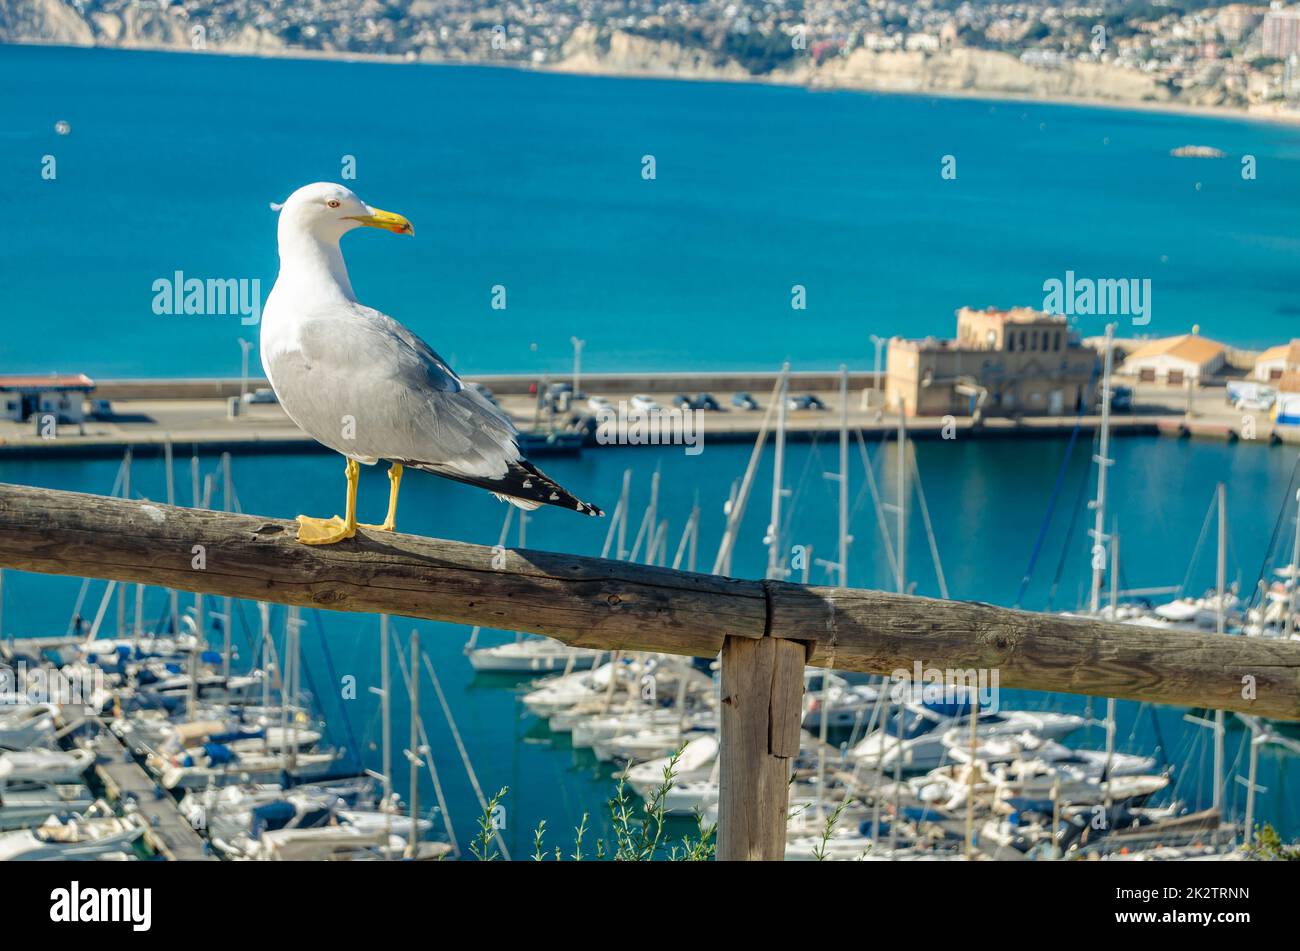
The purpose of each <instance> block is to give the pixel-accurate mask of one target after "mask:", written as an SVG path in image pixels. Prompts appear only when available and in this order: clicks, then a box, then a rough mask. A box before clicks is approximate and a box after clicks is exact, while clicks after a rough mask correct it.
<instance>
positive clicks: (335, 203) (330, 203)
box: [325, 198, 339, 208]
mask: <svg viewBox="0 0 1300 951" xmlns="http://www.w3.org/2000/svg"><path fill="white" fill-rule="evenodd" d="M325 204H326V205H328V206H329V207H330V208H337V207H338V206H339V200H338V199H337V198H331V199H330V200H329V201H327V202H325Z"/></svg>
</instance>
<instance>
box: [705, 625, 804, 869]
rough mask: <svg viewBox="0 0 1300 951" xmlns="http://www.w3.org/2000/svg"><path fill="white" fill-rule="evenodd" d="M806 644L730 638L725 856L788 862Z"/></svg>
mask: <svg viewBox="0 0 1300 951" xmlns="http://www.w3.org/2000/svg"><path fill="white" fill-rule="evenodd" d="M805 660H806V653H805V646H804V645H803V644H802V643H800V642H799V641H792V640H785V639H783V638H779V637H763V638H757V639H756V638H752V637H735V636H729V637H727V639H726V640H725V641H724V642H723V645H722V738H721V742H720V743H719V752H718V756H719V757H720V758H721V764H720V775H719V786H720V789H719V800H718V853H717V854H718V858H719V859H721V860H740V861H744V860H751V859H758V860H768V861H780V860H781V859H783V858H784V857H785V827H786V813H787V810H788V809H789V802H790V764H791V761H792V760H793V759H794V758H795V757H796V756H797V755H798V754H799V722H800V720H801V719H802V714H803V668H804V662H805Z"/></svg>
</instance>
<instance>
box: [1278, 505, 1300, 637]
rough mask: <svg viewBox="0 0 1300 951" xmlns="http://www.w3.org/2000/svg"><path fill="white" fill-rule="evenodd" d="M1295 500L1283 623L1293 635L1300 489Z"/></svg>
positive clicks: (1299, 573) (1299, 568)
mask: <svg viewBox="0 0 1300 951" xmlns="http://www.w3.org/2000/svg"><path fill="white" fill-rule="evenodd" d="M1295 500H1296V507H1295V541H1294V542H1293V543H1292V547H1291V565H1290V568H1291V577H1289V578H1287V579H1286V583H1287V587H1288V588H1289V589H1290V597H1289V598H1288V599H1287V606H1286V609H1287V610H1286V620H1285V622H1283V624H1282V628H1283V632H1284V633H1285V634H1287V635H1291V636H1294V634H1295V630H1296V616H1295V615H1296V608H1297V604H1296V600H1297V598H1296V596H1297V594H1300V489H1297V490H1296V494H1295Z"/></svg>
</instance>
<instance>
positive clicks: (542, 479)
mask: <svg viewBox="0 0 1300 951" xmlns="http://www.w3.org/2000/svg"><path fill="white" fill-rule="evenodd" d="M417 468H425V467H422V466H417ZM428 468H429V471H431V472H436V473H437V474H438V475H440V476H445V477H446V478H449V479H454V480H456V481H457V482H464V483H466V484H467V485H474V486H478V487H479V488H481V489H487V490H488V491H489V492H491V493H492V494H493V495H495V496H496V497H497V498H498V499H500V500H501V501H502V502H509V503H510V504H511V505H517V506H519V507H520V508H521V509H526V510H529V511H531V510H532V509H535V508H538V507H540V506H542V505H555V506H559V507H560V508H566V509H569V510H570V511H571V512H577V513H579V514H580V515H591V516H603V515H604V514H605V513H604V512H603V511H601V509H600V508H598V507H597V506H595V505H592V504H591V503H589V502H583V501H582V500H581V499H579V498H577V497H576V496H575V495H573V494H572V493H571V492H569V491H568V490H566V489H565V488H563V487H562V486H561V485H560V484H559V483H558V482H556V481H555V480H554V479H552V478H551V477H550V476H548V475H546V474H545V473H544V472H542V471H541V470H540V469H538V468H537V467H536V466H535V465H533V464H532V463H531V462H529V461H528V460H527V459H518V460H516V461H514V462H511V463H510V464H509V469H507V470H506V474H505V475H504V476H502V477H501V478H500V479H484V478H479V477H476V476H466V475H462V474H461V473H457V472H448V471H446V470H445V469H438V468H434V467H428Z"/></svg>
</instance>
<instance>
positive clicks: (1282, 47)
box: [1260, 7, 1300, 59]
mask: <svg viewBox="0 0 1300 951" xmlns="http://www.w3.org/2000/svg"><path fill="white" fill-rule="evenodd" d="M1260 34H1261V36H1260V39H1261V41H1262V44H1263V53H1264V55H1265V56H1276V57H1277V58H1278V59H1285V58H1286V57H1288V56H1290V55H1291V54H1292V53H1297V52H1300V7H1291V8H1289V9H1274V10H1269V11H1268V12H1267V13H1265V14H1264V25H1263V26H1262V27H1261V28H1260Z"/></svg>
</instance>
